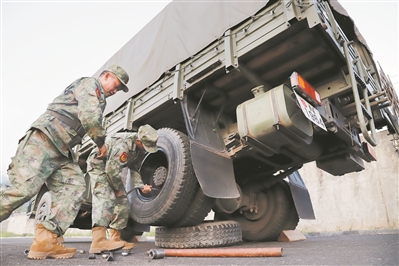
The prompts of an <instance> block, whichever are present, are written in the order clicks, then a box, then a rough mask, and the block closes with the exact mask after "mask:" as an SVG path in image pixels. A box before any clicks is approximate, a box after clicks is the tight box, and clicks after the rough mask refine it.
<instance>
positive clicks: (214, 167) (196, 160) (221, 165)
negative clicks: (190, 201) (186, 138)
mask: <svg viewBox="0 0 399 266" xmlns="http://www.w3.org/2000/svg"><path fill="white" fill-rule="evenodd" d="M190 143H191V145H190V148H191V157H192V162H193V166H194V171H195V174H196V176H197V178H198V182H199V183H200V186H201V188H202V191H203V192H204V194H205V195H207V196H208V197H211V198H221V199H232V198H238V197H239V196H240V193H239V192H238V189H237V185H236V181H235V180H234V171H233V163H232V161H231V159H230V158H226V157H225V156H221V155H219V154H217V153H215V152H212V151H209V150H207V149H204V148H202V147H201V146H199V145H198V144H197V143H196V142H192V141H190Z"/></svg>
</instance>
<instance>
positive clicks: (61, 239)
mask: <svg viewBox="0 0 399 266" xmlns="http://www.w3.org/2000/svg"><path fill="white" fill-rule="evenodd" d="M57 242H58V243H60V244H64V242H65V240H64V237H63V236H62V235H60V236H59V237H57Z"/></svg>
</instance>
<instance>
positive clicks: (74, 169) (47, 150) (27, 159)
mask: <svg viewBox="0 0 399 266" xmlns="http://www.w3.org/2000/svg"><path fill="white" fill-rule="evenodd" d="M7 174H8V178H9V179H10V183H11V186H5V187H1V189H0V195H1V206H0V220H1V221H3V220H5V219H7V218H8V217H9V216H10V215H11V213H12V212H13V211H14V210H15V209H17V208H18V207H20V206H21V205H23V204H24V203H25V202H27V201H28V200H30V199H31V198H32V197H33V196H35V195H36V194H37V193H38V192H39V190H40V188H41V187H42V186H43V184H46V185H47V187H48V189H49V191H50V194H51V200H52V204H51V211H50V214H49V215H48V216H47V217H46V218H45V220H44V221H43V222H42V224H43V226H44V227H46V228H47V229H48V230H50V231H52V232H54V233H56V234H58V235H62V234H64V233H65V231H66V230H67V229H68V228H69V226H70V225H71V224H72V223H73V221H74V219H75V217H76V215H77V213H78V211H79V209H80V206H81V204H82V201H83V193H84V192H85V189H86V183H85V180H84V177H83V173H82V170H81V169H80V167H79V165H78V164H77V163H74V162H73V161H72V160H71V159H70V158H67V157H65V156H63V155H62V154H61V153H60V152H59V151H58V149H57V148H56V147H55V146H54V144H53V143H52V142H51V140H50V139H49V138H48V137H47V136H46V135H45V134H43V133H42V132H41V131H39V130H29V131H28V132H27V134H26V136H25V137H24V138H23V139H22V141H21V142H20V143H19V145H18V148H17V152H16V155H15V156H14V157H12V158H11V164H10V166H9V168H8V170H7Z"/></svg>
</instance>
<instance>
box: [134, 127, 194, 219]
mask: <svg viewBox="0 0 399 266" xmlns="http://www.w3.org/2000/svg"><path fill="white" fill-rule="evenodd" d="M158 136H159V138H158V142H157V146H158V152H156V153H154V154H149V155H148V156H147V157H145V159H144V161H143V163H142V166H141V169H140V173H141V177H142V180H143V183H144V184H150V185H152V186H153V190H152V191H151V192H150V193H147V194H143V193H141V191H140V190H138V189H136V190H135V189H133V184H132V182H131V180H129V179H128V180H127V185H126V187H127V191H131V190H132V189H133V191H132V192H131V193H129V194H128V200H129V204H130V215H131V217H132V218H133V219H134V220H135V221H137V222H138V223H141V224H147V225H163V226H169V225H173V224H174V223H176V221H179V220H180V218H181V217H182V215H184V213H185V212H186V211H187V209H188V208H189V206H190V204H191V202H192V200H193V198H194V195H195V192H196V190H197V189H198V187H199V184H198V181H197V178H196V176H195V174H194V169H193V165H192V162H191V153H190V145H189V140H188V137H187V136H186V135H185V134H183V133H181V132H179V131H177V130H174V129H170V128H161V129H159V130H158Z"/></svg>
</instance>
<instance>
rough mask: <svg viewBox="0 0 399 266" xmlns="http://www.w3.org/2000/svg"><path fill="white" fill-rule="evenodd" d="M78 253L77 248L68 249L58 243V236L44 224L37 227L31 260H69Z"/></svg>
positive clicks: (29, 254) (31, 250)
mask: <svg viewBox="0 0 399 266" xmlns="http://www.w3.org/2000/svg"><path fill="white" fill-rule="evenodd" d="M75 253H76V248H67V247H65V246H64V245H62V244H61V243H59V242H58V241H57V234H56V233H53V232H51V231H50V230H48V229H47V228H45V227H44V226H43V225H42V224H38V225H37V226H36V233H35V239H34V240H33V243H32V245H31V246H30V250H29V253H28V258H29V259H34V260H43V259H45V258H47V257H50V258H55V259H69V258H72V257H73V256H74V255H75Z"/></svg>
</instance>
